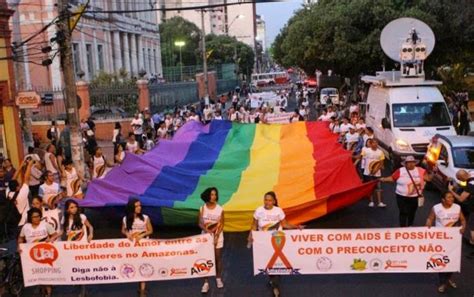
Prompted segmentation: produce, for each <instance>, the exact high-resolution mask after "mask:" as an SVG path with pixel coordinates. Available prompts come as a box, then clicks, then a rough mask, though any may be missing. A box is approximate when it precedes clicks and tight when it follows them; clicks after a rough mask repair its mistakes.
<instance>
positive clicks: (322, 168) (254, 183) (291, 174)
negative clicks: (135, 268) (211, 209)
mask: <svg viewBox="0 0 474 297" xmlns="http://www.w3.org/2000/svg"><path fill="white" fill-rule="evenodd" d="M182 129H183V130H182V131H180V132H179V133H178V135H176V136H175V138H174V139H173V140H172V141H169V142H167V141H165V142H163V143H161V144H160V145H159V146H158V147H157V148H155V149H154V150H152V151H151V152H149V153H148V154H146V155H145V156H143V157H136V156H133V158H132V159H130V161H128V162H127V158H126V159H125V161H126V162H124V164H123V165H122V166H120V167H119V168H116V169H114V170H112V172H110V173H109V174H108V175H107V176H106V177H105V179H103V180H100V181H94V182H93V183H92V185H91V188H92V190H89V191H88V192H87V195H86V199H85V204H86V205H87V206H104V201H107V200H110V201H113V203H110V204H111V205H117V204H124V203H126V201H127V199H128V198H129V197H139V198H140V199H141V201H142V204H143V205H145V206H148V207H151V209H152V212H153V213H151V214H150V215H151V216H152V218H153V219H154V221H155V222H157V221H158V222H162V223H164V224H167V225H182V224H196V223H197V214H198V210H199V208H200V207H201V206H202V204H203V202H202V200H201V199H200V195H201V193H202V192H203V191H204V190H205V189H206V188H208V187H216V188H218V190H219V202H218V203H219V204H220V205H222V206H223V208H224V213H225V226H224V227H225V230H226V231H243V230H248V229H249V228H250V225H251V223H252V215H253V212H254V211H255V209H256V208H257V207H258V206H260V205H262V204H263V196H264V194H265V193H266V192H268V191H274V192H275V193H276V194H277V197H278V202H279V206H281V207H282V208H283V209H284V211H285V213H286V215H287V218H288V219H289V220H290V221H291V222H293V223H299V222H304V221H308V220H311V219H314V218H317V217H320V216H322V215H325V214H327V213H329V212H332V211H335V210H337V209H340V208H342V207H345V206H347V205H350V204H352V203H354V202H356V201H358V200H359V199H360V198H361V197H364V196H366V195H368V194H369V193H370V191H372V190H373V184H362V183H361V181H360V179H359V177H358V175H357V172H356V170H355V168H354V166H353V164H352V157H351V153H350V152H348V151H346V150H344V149H343V148H342V147H341V146H340V145H339V144H338V143H337V136H336V135H334V134H332V133H331V132H330V131H329V130H328V129H327V124H325V123H321V122H297V123H293V124H288V125H266V124H257V125H255V124H238V123H231V122H228V121H213V122H212V123H211V124H209V125H207V126H202V125H201V124H199V123H188V124H186V125H185V126H184V127H183V128H182ZM150 164H151V165H150ZM139 166H141V167H140V168H139ZM139 169H141V170H139ZM117 170H119V171H118V172H117ZM142 171H145V173H147V175H145V174H144V173H142ZM133 172H136V174H140V175H142V174H143V175H142V176H143V177H144V178H143V180H144V181H143V182H141V183H140V182H138V183H137V182H135V184H133V185H132V184H130V186H131V187H135V188H134V190H132V192H134V193H135V194H133V195H130V194H129V193H128V194H127V195H120V193H119V191H113V188H112V187H114V186H117V187H119V188H122V189H123V188H126V189H128V188H127V183H128V181H127V178H128V174H129V173H133ZM110 176H114V178H113V179H109V177H110ZM150 176H151V178H150ZM145 177H146V180H145ZM118 179H120V180H118ZM130 180H133V181H137V178H136V177H130ZM108 189H111V190H112V192H113V193H114V194H115V195H114V197H113V199H112V197H110V198H107V197H104V196H101V198H100V199H97V198H96V197H95V196H96V195H98V194H102V195H108V194H107V193H108ZM95 199H96V200H95ZM106 205H107V204H106ZM147 209H150V208H147Z"/></svg>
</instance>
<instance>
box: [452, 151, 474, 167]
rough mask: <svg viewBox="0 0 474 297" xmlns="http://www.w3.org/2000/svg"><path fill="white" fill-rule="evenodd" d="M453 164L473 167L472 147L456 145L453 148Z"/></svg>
mask: <svg viewBox="0 0 474 297" xmlns="http://www.w3.org/2000/svg"><path fill="white" fill-rule="evenodd" d="M453 157H454V166H456V167H458V168H466V169H474V148H472V147H457V148H454V149H453Z"/></svg>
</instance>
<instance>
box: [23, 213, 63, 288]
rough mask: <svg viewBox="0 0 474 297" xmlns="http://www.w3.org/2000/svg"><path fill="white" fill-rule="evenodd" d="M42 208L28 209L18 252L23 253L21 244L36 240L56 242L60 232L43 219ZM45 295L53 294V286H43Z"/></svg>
mask: <svg viewBox="0 0 474 297" xmlns="http://www.w3.org/2000/svg"><path fill="white" fill-rule="evenodd" d="M41 217H42V214H41V210H40V209H38V208H32V209H30V210H29V211H28V215H27V223H26V224H25V225H24V226H23V228H21V231H20V235H19V236H18V245H17V246H18V252H19V253H21V252H22V251H21V248H20V244H22V243H34V242H54V241H55V240H56V239H57V238H58V236H59V234H58V233H57V232H55V231H54V229H53V228H52V227H51V225H49V224H48V223H46V222H44V221H42V220H41ZM42 289H43V290H44V292H45V295H44V296H46V297H47V296H51V292H52V289H53V287H52V286H42Z"/></svg>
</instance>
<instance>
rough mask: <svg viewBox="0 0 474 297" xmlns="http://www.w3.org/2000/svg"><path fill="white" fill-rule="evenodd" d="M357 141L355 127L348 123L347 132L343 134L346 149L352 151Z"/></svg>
mask: <svg viewBox="0 0 474 297" xmlns="http://www.w3.org/2000/svg"><path fill="white" fill-rule="evenodd" d="M358 141H359V133H357V132H356V128H355V127H354V126H353V125H349V133H346V135H345V136H344V142H345V144H346V149H348V150H351V151H354V150H355V147H356V145H357V142H358Z"/></svg>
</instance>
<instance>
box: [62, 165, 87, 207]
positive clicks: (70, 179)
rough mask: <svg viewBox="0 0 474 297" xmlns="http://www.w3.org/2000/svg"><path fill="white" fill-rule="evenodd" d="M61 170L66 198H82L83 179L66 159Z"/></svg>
mask: <svg viewBox="0 0 474 297" xmlns="http://www.w3.org/2000/svg"><path fill="white" fill-rule="evenodd" d="M60 168H61V176H62V178H63V179H64V180H65V183H66V196H67V197H71V198H78V199H82V198H84V193H83V192H82V188H81V186H82V181H83V178H81V177H80V176H79V174H78V173H77V171H76V168H74V166H73V164H72V160H70V159H66V160H64V161H63V166H62V167H60Z"/></svg>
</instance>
